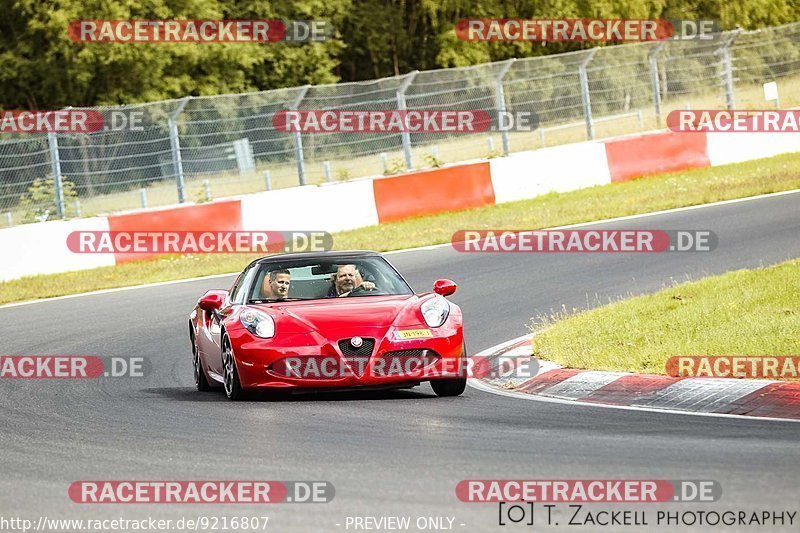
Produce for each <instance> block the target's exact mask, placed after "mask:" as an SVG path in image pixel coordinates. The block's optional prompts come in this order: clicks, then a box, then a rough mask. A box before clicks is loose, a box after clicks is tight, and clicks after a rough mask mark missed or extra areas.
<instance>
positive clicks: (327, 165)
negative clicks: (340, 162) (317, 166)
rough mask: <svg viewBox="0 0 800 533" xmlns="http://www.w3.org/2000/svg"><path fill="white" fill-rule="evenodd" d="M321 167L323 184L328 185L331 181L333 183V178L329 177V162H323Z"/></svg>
mask: <svg viewBox="0 0 800 533" xmlns="http://www.w3.org/2000/svg"><path fill="white" fill-rule="evenodd" d="M322 166H323V168H324V169H325V182H326V183H330V182H331V181H333V178H332V177H331V162H330V161H324V162H323V163H322Z"/></svg>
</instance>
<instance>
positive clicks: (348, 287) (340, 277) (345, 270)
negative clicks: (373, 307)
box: [328, 265, 375, 297]
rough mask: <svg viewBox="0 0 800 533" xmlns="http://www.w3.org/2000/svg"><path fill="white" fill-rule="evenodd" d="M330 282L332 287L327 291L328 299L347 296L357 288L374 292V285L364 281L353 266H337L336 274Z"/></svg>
mask: <svg viewBox="0 0 800 533" xmlns="http://www.w3.org/2000/svg"><path fill="white" fill-rule="evenodd" d="M331 281H333V285H332V286H331V288H330V290H329V291H328V297H334V296H347V295H349V294H350V293H351V292H352V291H353V290H354V289H357V288H362V289H363V290H366V291H372V290H375V284H374V283H373V282H371V281H364V279H363V278H362V277H361V273H360V272H359V271H358V269H357V268H356V266H355V265H339V266H338V268H337V269H336V274H334V275H333V276H331Z"/></svg>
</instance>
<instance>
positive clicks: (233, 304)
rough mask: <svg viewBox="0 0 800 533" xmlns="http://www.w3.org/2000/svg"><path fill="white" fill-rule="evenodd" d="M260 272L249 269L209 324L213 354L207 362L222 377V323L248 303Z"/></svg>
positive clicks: (256, 269)
mask: <svg viewBox="0 0 800 533" xmlns="http://www.w3.org/2000/svg"><path fill="white" fill-rule="evenodd" d="M257 271H258V266H257V265H251V266H249V267H247V268H246V269H245V270H244V272H242V273H241V274H240V275H239V278H238V279H237V280H236V283H234V286H233V287H232V288H231V291H230V293H229V296H228V299H227V300H226V302H225V304H223V306H222V307H221V308H220V309H219V311H217V312H216V313H213V314H212V316H210V317H209V322H208V328H207V332H208V341H209V344H210V345H211V346H212V347H211V353H209V354H208V357H207V358H206V362H207V363H208V368H209V369H210V370H211V371H212V372H216V373H217V374H220V375H222V326H221V324H222V322H223V321H224V320H225V319H226V318H228V317H229V316H230V315H231V313H233V312H234V311H235V310H236V308H237V307H238V306H240V305H243V304H244V303H245V302H246V301H247V298H246V296H247V294H249V293H250V286H251V285H252V281H253V277H254V276H255V274H256V273H257Z"/></svg>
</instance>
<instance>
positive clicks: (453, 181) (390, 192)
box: [373, 162, 494, 223]
mask: <svg viewBox="0 0 800 533" xmlns="http://www.w3.org/2000/svg"><path fill="white" fill-rule="evenodd" d="M373 190H374V192H375V206H376V208H377V210H378V220H379V221H380V222H381V223H383V222H392V221H394V220H402V219H404V218H409V217H413V216H421V215H432V214H436V213H441V212H443V211H458V210H461V209H469V208H472V207H481V206H484V205H491V204H494V189H493V188H492V179H491V176H490V173H489V163H488V162H485V163H474V164H469V165H457V166H453V167H448V168H439V169H434V170H424V171H421V172H412V173H409V174H403V175H402V176H396V177H391V178H380V179H376V180H374V181H373Z"/></svg>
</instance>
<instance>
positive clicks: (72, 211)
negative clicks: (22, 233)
mask: <svg viewBox="0 0 800 533" xmlns="http://www.w3.org/2000/svg"><path fill="white" fill-rule="evenodd" d="M61 184H62V188H63V191H64V213H65V218H70V217H74V216H77V215H78V212H77V209H76V206H75V202H76V201H77V200H78V193H77V192H76V191H75V184H74V183H72V182H71V181H69V180H67V179H64V178H62V180H61ZM19 206H20V210H21V211H22V223H23V224H27V223H30V222H44V221H45V220H50V219H53V218H56V213H57V212H58V208H57V207H56V194H55V182H54V181H53V178H47V179H41V178H37V179H35V180H33V183H32V184H31V186H30V187H28V191H27V192H26V193H25V194H23V195H22V198H20V201H19Z"/></svg>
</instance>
